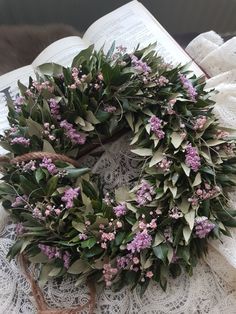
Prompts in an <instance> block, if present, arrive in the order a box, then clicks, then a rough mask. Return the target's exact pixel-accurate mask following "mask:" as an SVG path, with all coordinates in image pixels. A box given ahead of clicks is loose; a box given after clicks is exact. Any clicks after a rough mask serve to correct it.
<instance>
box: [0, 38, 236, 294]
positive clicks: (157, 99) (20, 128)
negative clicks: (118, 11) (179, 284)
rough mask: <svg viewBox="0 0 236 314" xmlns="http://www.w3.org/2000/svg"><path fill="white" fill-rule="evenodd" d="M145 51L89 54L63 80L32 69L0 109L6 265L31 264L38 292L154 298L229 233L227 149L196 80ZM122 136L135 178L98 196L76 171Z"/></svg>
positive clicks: (54, 72)
mask: <svg viewBox="0 0 236 314" xmlns="http://www.w3.org/2000/svg"><path fill="white" fill-rule="evenodd" d="M153 48H154V45H150V46H148V47H147V48H145V49H142V50H140V49H139V47H138V48H137V49H136V50H135V51H134V52H133V53H132V54H130V53H127V52H126V49H125V48H124V47H122V46H120V47H115V45H114V44H113V45H112V47H111V49H110V50H109V52H108V53H107V54H104V52H103V50H100V51H98V52H96V51H94V49H93V46H91V47H89V48H88V49H86V50H83V51H82V52H80V53H79V55H78V56H76V57H75V59H74V61H73V64H72V66H71V67H70V68H64V67H62V66H59V65H56V64H45V65H42V66H40V67H39V69H38V73H37V80H32V79H31V78H30V81H29V86H28V87H26V86H24V85H22V84H21V83H19V89H20V91H21V96H17V98H16V99H15V101H14V102H10V101H9V102H8V107H9V115H8V119H9V123H10V128H9V129H8V130H6V131H5V133H4V135H3V136H2V137H1V146H2V147H3V148H5V149H7V150H8V151H9V154H8V155H7V156H5V157H2V158H1V171H2V174H3V177H2V179H1V180H2V183H1V184H0V197H1V201H2V205H3V207H4V208H5V209H6V210H7V211H9V212H10V215H11V218H12V219H13V220H14V221H15V223H16V227H15V230H16V234H17V239H16V242H15V244H14V245H13V246H12V247H11V249H10V251H9V254H8V256H9V257H10V258H14V257H15V256H16V255H18V254H22V253H23V254H24V256H25V257H27V259H28V260H29V261H30V262H32V263H39V265H40V274H39V281H42V282H43V283H45V282H46V281H47V280H48V279H49V278H58V277H61V276H65V275H70V274H71V275H74V276H76V277H77V282H76V284H77V285H79V284H81V283H83V282H86V281H89V280H90V281H91V279H92V280H93V281H94V282H95V281H96V282H97V283H101V284H104V285H106V286H107V287H111V288H112V289H113V290H115V291H117V290H120V289H121V288H122V287H123V286H125V285H130V286H131V288H134V287H136V286H138V289H139V290H140V293H141V294H143V293H144V292H145V289H146V288H147V286H148V284H149V282H150V281H151V280H154V281H156V282H158V283H159V284H160V285H161V287H162V288H163V289H165V288H166V285H167V281H168V277H169V276H170V275H171V276H172V277H176V276H178V275H180V273H181V270H182V269H184V270H185V271H186V272H187V273H188V274H190V275H191V273H192V271H193V267H194V266H195V265H196V263H197V260H198V259H199V258H200V257H202V256H203V255H204V254H205V253H206V252H207V248H208V240H209V239H211V238H215V239H219V238H220V237H221V235H222V234H223V235H228V236H229V235H230V232H229V230H228V227H235V226H236V220H235V218H234V217H235V215H236V211H235V210H233V209H231V208H230V203H229V197H228V193H229V189H230V187H231V186H233V185H235V182H236V181H235V173H236V158H235V141H234V138H232V136H230V133H229V132H230V130H227V129H225V128H222V127H219V124H218V122H217V119H216V117H215V116H214V114H213V112H212V110H213V107H214V103H213V101H211V100H210V99H209V97H210V95H211V93H207V92H206V91H204V85H205V83H204V79H203V78H197V77H196V76H195V75H193V73H191V72H190V71H188V69H187V67H183V66H177V67H172V66H170V65H167V64H165V63H164V62H163V60H162V59H161V58H160V57H158V56H157V55H156V53H155V51H154V50H153ZM211 92H212V91H211ZM126 132H129V133H130V134H131V142H130V148H131V152H132V153H133V154H135V155H138V156H140V157H141V158H140V165H139V167H140V175H139V177H138V178H136V179H135V180H133V181H132V182H129V183H128V185H129V187H127V188H126V187H122V188H118V189H116V190H115V191H109V193H106V192H104V190H103V185H102V183H101V182H102V180H100V178H99V177H98V176H96V175H94V174H91V173H90V169H88V168H87V167H82V166H81V165H80V163H79V162H78V161H77V160H78V159H79V158H80V157H81V156H84V155H86V154H88V152H91V151H92V149H94V148H95V147H97V146H98V142H99V143H104V142H106V141H111V140H114V138H116V137H117V136H120V135H121V134H125V133H126Z"/></svg>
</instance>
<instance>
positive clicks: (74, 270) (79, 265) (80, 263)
mask: <svg viewBox="0 0 236 314" xmlns="http://www.w3.org/2000/svg"><path fill="white" fill-rule="evenodd" d="M89 269H90V266H89V265H88V263H87V262H85V261H84V260H82V259H77V261H75V262H74V263H73V264H72V265H71V266H70V267H69V269H68V270H67V272H68V273H69V274H73V275H77V274H81V273H84V272H87V271H88V270H89Z"/></svg>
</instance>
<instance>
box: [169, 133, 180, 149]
mask: <svg viewBox="0 0 236 314" xmlns="http://www.w3.org/2000/svg"><path fill="white" fill-rule="evenodd" d="M182 142H183V138H182V137H181V136H180V134H179V133H177V132H173V133H172V134H171V143H172V144H173V145H174V147H175V148H178V147H179V146H180V145H181V143H182Z"/></svg>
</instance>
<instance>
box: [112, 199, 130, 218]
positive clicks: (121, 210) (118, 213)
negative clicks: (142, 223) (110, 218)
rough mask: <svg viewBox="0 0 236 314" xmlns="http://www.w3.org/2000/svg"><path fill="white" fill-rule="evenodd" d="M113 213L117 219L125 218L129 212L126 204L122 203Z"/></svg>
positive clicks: (114, 208)
mask: <svg viewBox="0 0 236 314" xmlns="http://www.w3.org/2000/svg"><path fill="white" fill-rule="evenodd" d="M113 211H114V213H115V215H116V217H121V216H124V215H125V214H126V212H127V207H126V205H125V203H124V202H122V203H120V204H119V205H117V206H115V207H113Z"/></svg>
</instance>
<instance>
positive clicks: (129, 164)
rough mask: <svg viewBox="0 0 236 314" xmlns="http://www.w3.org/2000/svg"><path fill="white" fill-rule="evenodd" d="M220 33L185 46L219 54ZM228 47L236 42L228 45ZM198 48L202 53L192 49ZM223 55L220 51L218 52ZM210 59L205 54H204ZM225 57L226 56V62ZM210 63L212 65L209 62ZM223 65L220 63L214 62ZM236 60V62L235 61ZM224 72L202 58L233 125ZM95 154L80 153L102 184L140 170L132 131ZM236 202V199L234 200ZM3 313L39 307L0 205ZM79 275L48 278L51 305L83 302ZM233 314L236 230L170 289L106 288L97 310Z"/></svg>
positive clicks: (234, 82)
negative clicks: (12, 255) (10, 255)
mask: <svg viewBox="0 0 236 314" xmlns="http://www.w3.org/2000/svg"><path fill="white" fill-rule="evenodd" d="M224 45H225V44H223V41H222V39H221V38H220V37H219V36H218V35H217V34H215V33H214V32H210V33H206V34H202V35H201V36H199V37H198V38H197V39H195V40H194V41H193V42H192V43H190V45H189V46H188V47H187V51H188V53H190V54H192V57H193V58H194V57H196V56H198V55H199V53H200V54H201V60H204V59H206V58H207V57H208V55H209V54H211V55H212V54H215V55H217V50H218V49H219V48H220V47H222V46H224ZM226 46H227V47H228V49H229V47H230V49H231V48H232V45H226ZM196 49H198V52H199V53H196V54H194V52H195V50H196ZM231 53H233V52H232V51H231V52H229V54H228V55H230V54H231ZM220 55H221V54H220ZM206 60H207V59H206ZM224 62H225V59H222V63H224ZM208 65H209V68H207V66H208ZM216 66H217V67H218V68H219V65H218V64H217V65H216ZM235 66H236V62H235ZM222 69H226V70H227V72H226V73H219V71H218V70H217V71H218V72H217V71H215V72H214V71H213V72H212V63H208V62H206V63H204V70H205V71H206V72H207V73H215V74H217V75H216V76H214V77H212V78H211V79H210V80H208V83H207V88H208V89H211V88H216V89H217V90H219V93H218V94H215V95H213V96H212V97H213V98H214V100H215V101H216V103H217V105H216V109H215V113H216V114H217V116H218V117H219V119H220V122H221V123H222V124H223V125H224V126H228V127H233V126H234V125H235V123H234V121H235V119H236V93H235V91H234V90H236V89H235V86H236V70H232V71H228V68H227V67H225V66H224V65H222ZM96 152H97V154H96V156H95V155H91V156H89V157H84V158H82V159H81V163H84V164H86V165H87V166H90V167H92V169H93V172H94V173H98V174H99V175H100V176H101V177H102V178H103V183H104V189H105V190H106V191H109V190H112V189H114V188H115V187H118V186H122V185H129V183H130V182H131V181H132V179H133V178H134V177H137V176H138V175H139V174H140V171H141V169H140V163H139V159H138V158H137V157H136V156H134V155H132V154H131V153H130V152H129V148H128V137H127V136H124V137H122V138H121V139H119V140H118V141H116V142H114V143H112V144H106V145H105V146H103V147H101V148H99V149H97V151H96ZM231 200H232V205H234V204H236V193H232V194H231ZM234 206H235V205H234ZM0 214H1V224H0V314H3V313H7V314H8V313H9V314H34V313H36V307H35V304H34V300H33V299H32V295H31V288H30V285H29V283H28V282H27V280H26V279H25V276H24V274H23V273H22V271H21V268H20V266H19V264H18V262H17V261H15V260H12V261H11V262H9V261H8V260H7V258H6V255H7V252H8V249H9V247H10V246H11V245H12V243H13V241H14V238H15V234H14V225H13V224H11V222H10V221H9V220H8V217H7V215H6V214H5V213H4V211H3V209H2V208H1V207H0ZM74 283H75V279H73V277H70V276H68V277H66V278H64V279H63V280H62V281H61V282H58V281H56V280H51V281H49V282H48V283H47V284H46V285H45V287H44V288H43V292H44V295H45V298H46V300H47V302H48V304H49V305H50V306H52V307H54V308H55V307H60V308H67V307H72V306H76V305H78V304H83V303H85V302H86V301H87V300H88V298H89V295H88V289H87V287H85V286H80V287H75V285H74ZM222 312H223V313H226V314H234V313H236V232H235V231H233V230H232V238H227V237H225V238H224V240H223V244H222V243H220V242H217V241H214V242H212V243H211V244H210V247H209V254H208V255H207V257H206V258H205V260H202V261H201V262H200V263H199V264H198V265H197V267H196V268H195V269H194V272H193V276H192V277H189V276H188V275H186V274H184V273H183V274H182V275H181V276H180V277H178V278H177V279H171V278H170V280H169V285H168V288H167V291H166V292H163V291H162V289H161V288H160V287H159V286H158V285H156V284H154V283H152V284H150V285H149V287H148V289H147V291H146V292H145V294H144V296H143V297H142V298H141V297H140V295H139V291H138V290H134V291H130V290H129V288H124V289H122V290H121V291H120V292H116V293H113V292H112V291H111V290H110V289H105V290H104V291H101V292H99V293H98V296H97V306H96V313H98V314H115V313H120V314H137V313H140V314H167V313H168V314H169V313H171V314H189V313H191V314H197V313H199V314H200V313H209V314H220V313H222Z"/></svg>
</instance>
